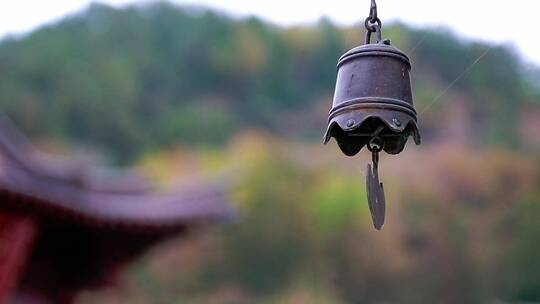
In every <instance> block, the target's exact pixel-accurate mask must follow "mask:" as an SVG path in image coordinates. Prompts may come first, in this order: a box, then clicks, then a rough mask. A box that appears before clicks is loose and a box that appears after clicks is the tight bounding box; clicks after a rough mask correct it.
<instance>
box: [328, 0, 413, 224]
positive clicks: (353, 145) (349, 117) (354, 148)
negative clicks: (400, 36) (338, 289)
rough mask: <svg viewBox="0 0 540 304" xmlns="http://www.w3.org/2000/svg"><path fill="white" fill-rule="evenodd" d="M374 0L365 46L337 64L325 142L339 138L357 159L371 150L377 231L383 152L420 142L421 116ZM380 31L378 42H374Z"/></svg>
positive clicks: (403, 60)
mask: <svg viewBox="0 0 540 304" xmlns="http://www.w3.org/2000/svg"><path fill="white" fill-rule="evenodd" d="M376 15H377V7H376V4H375V1H374V0H372V6H371V14H370V17H368V18H367V19H366V22H365V25H366V28H367V36H366V44H364V45H362V46H359V47H356V48H353V49H352V50H350V51H348V52H347V53H345V54H344V55H343V56H342V57H341V58H340V59H339V62H338V65H337V69H338V75H337V83H336V90H335V94H334V101H333V105H332V110H331V111H330V114H329V117H328V128H327V131H326V134H325V136H324V143H325V144H326V143H328V141H329V140H330V138H332V137H333V138H335V139H336V141H337V143H338V145H339V147H340V149H341V151H343V153H345V155H347V156H354V155H356V154H357V153H358V152H360V150H361V149H362V148H363V147H364V146H367V148H368V149H369V150H370V151H371V152H372V154H373V163H374V164H373V168H372V167H371V166H368V173H367V175H368V176H367V178H366V183H367V192H368V201H369V206H370V209H371V212H372V216H373V221H374V225H375V228H377V229H381V228H382V225H383V224H384V213H385V199H384V191H383V186H382V183H380V182H379V177H378V172H377V171H378V159H379V152H381V151H385V152H387V153H389V154H399V153H400V152H401V151H403V149H404V147H405V144H406V143H407V140H408V138H409V136H412V137H413V139H414V142H415V143H416V144H417V145H419V144H420V133H419V131H418V126H417V113H416V110H415V109H414V106H413V97H412V89H411V81H410V77H409V73H410V70H411V63H410V60H409V58H408V57H407V55H405V54H404V53H403V52H402V51H400V50H398V49H397V48H395V47H393V46H391V45H390V41H389V40H382V38H381V36H382V35H381V26H382V24H381V21H380V20H379V19H378V18H377V16H376ZM372 33H375V34H376V36H377V42H376V43H371V35H372Z"/></svg>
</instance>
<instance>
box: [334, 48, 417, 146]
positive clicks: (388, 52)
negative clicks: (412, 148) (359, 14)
mask: <svg viewBox="0 0 540 304" xmlns="http://www.w3.org/2000/svg"><path fill="white" fill-rule="evenodd" d="M410 70H411V63H410V61H409V58H408V57H407V55H405V54H404V53H403V52H401V51H400V50H398V49H396V48H394V47H392V46H390V45H388V44H384V43H377V44H366V45H362V46H359V47H356V48H354V49H352V50H350V51H349V52H347V53H345V55H343V56H342V57H341V58H340V59H339V63H338V76H337V83H336V91H335V94H334V102H333V106H332V110H331V111H330V114H329V118H328V129H327V131H326V134H325V136H324V143H325V144H326V143H328V141H329V140H330V138H332V137H334V138H335V139H336V141H337V143H338V145H339V147H340V148H341V150H342V151H343V153H345V154H346V155H348V156H353V155H356V154H357V153H358V152H360V150H361V149H362V148H363V147H364V146H365V145H366V144H367V143H368V142H369V140H370V138H371V136H372V134H373V133H374V132H375V131H376V130H377V129H379V127H380V126H383V127H384V129H383V131H382V132H381V133H380V134H379V136H380V137H381V138H382V139H383V141H384V143H383V149H384V151H385V152H387V153H389V154H398V153H400V152H401V151H403V149H404V148H405V144H406V143H407V139H408V138H409V136H412V137H413V139H414V141H415V143H416V144H417V145H419V144H420V133H419V131H418V126H417V113H416V110H415V109H414V106H413V98H412V91H411V81H410V76H409V74H410Z"/></svg>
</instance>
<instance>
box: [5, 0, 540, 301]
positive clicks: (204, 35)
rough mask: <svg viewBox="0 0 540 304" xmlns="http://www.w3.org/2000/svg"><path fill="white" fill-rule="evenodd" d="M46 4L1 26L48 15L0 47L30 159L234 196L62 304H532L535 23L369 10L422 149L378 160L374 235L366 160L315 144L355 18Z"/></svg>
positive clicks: (10, 33) (357, 28)
mask: <svg viewBox="0 0 540 304" xmlns="http://www.w3.org/2000/svg"><path fill="white" fill-rule="evenodd" d="M24 2H25V1H21V3H24ZM26 2H28V1H26ZM54 2H55V1H44V2H43V4H36V7H34V8H33V7H32V6H31V5H27V6H26V7H24V10H28V11H29V15H26V14H17V13H16V12H19V10H18V8H19V6H21V5H19V4H13V11H12V12H13V13H7V12H9V8H10V5H12V4H10V3H4V4H3V5H2V6H3V8H2V10H3V11H4V12H5V14H6V15H10V18H9V20H15V21H20V20H30V19H32V18H33V16H34V15H36V14H38V13H39V12H40V11H41V10H40V6H47V7H50V8H54V9H55V10H54V14H57V16H56V15H50V16H49V15H43V18H45V19H43V20H42V21H41V20H40V19H39V18H37V15H36V18H35V19H32V20H35V22H36V24H33V23H32V24H30V23H24V22H23V23H24V24H21V25H18V24H15V23H14V25H13V27H10V25H9V24H8V23H5V28H4V29H1V30H0V31H1V32H2V35H3V36H2V37H3V38H2V40H1V42H0V109H1V111H2V112H3V113H4V114H6V115H7V116H9V117H10V118H11V120H12V121H13V122H14V123H15V124H16V125H17V127H19V128H20V129H21V130H22V131H23V132H24V133H25V134H26V135H28V136H29V137H30V138H31V140H32V142H33V143H34V144H35V145H36V146H38V147H39V148H40V149H41V150H43V151H47V152H49V153H53V154H58V155H76V156H77V157H79V158H82V159H90V160H92V161H95V162H101V163H106V164H108V165H111V166H116V167H134V168H138V169H140V170H142V171H143V172H145V173H146V174H148V175H149V176H151V177H152V178H153V179H154V180H155V181H157V182H159V184H160V186H161V187H163V188H164V189H167V188H171V187H174V185H176V184H177V183H178V182H180V181H189V180H190V179H191V178H193V176H201V175H205V176H206V175H219V176H225V177H226V178H229V177H230V178H231V179H233V178H234V180H235V183H236V186H235V188H234V189H235V190H234V192H233V193H232V194H231V195H232V198H233V200H234V201H235V202H236V206H235V207H236V208H237V212H238V216H237V220H236V222H235V223H233V224H230V225H227V226H224V227H221V228H214V229H208V230H206V231H204V232H200V233H197V234H194V235H191V236H190V237H189V238H187V239H186V238H182V239H175V240H171V241H168V242H166V243H164V244H161V245H160V246H158V247H155V248H153V249H152V250H151V251H150V252H148V253H147V254H146V255H145V256H143V257H142V258H141V259H139V260H138V261H137V262H136V263H135V264H134V265H132V266H131V267H130V268H129V269H128V271H127V272H125V273H124V274H122V276H121V279H120V281H119V282H118V283H117V284H116V285H115V286H111V287H109V288H106V289H102V290H99V291H92V292H90V291H89V292H85V293H84V294H82V295H81V296H80V297H79V299H78V302H79V303H216V304H217V303H219V304H225V303H336V304H338V303H518V302H535V301H540V256H539V254H538V250H539V249H540V201H539V200H540V153H539V152H540V68H539V63H540V58H538V55H540V51H538V52H537V53H535V52H534V51H532V52H531V50H533V49H534V47H536V49H535V50H538V48H539V45H540V44H539V43H538V42H537V41H534V40H535V38H534V33H535V30H536V29H537V28H538V24H536V27H535V25H534V22H537V19H531V18H526V17H524V18H523V19H524V21H523V24H525V26H521V24H520V22H517V21H516V22H517V24H520V26H516V27H514V26H508V25H509V24H510V23H509V22H510V21H511V20H512V19H511V17H513V16H508V18H502V17H501V18H499V15H497V14H498V13H501V14H502V15H505V14H506V13H507V12H508V13H511V12H512V11H513V10H514V9H516V8H514V7H509V6H508V5H507V4H504V6H503V4H502V3H493V2H487V1H478V2H479V3H481V5H483V6H484V9H481V6H478V5H473V4H471V6H472V7H469V8H468V11H467V12H466V13H464V14H465V16H464V17H463V18H458V16H460V15H456V14H457V12H459V11H462V10H465V9H466V8H464V7H463V5H461V3H462V2H463V3H465V2H464V1H452V3H454V4H455V6H457V7H458V8H456V10H448V11H444V9H443V10H442V11H441V8H437V7H435V6H434V5H433V3H435V1H431V2H433V3H431V4H428V3H427V2H425V3H424V2H422V1H407V2H403V3H409V4H408V5H407V7H408V10H405V9H403V10H401V11H399V10H396V8H395V7H394V8H392V3H397V2H392V3H390V2H391V1H388V3H385V1H384V0H380V1H379V2H380V7H379V16H380V18H381V19H382V20H383V22H384V26H383V36H385V37H387V38H390V39H391V40H392V43H393V45H394V46H396V47H398V48H400V49H401V50H403V51H404V52H406V53H407V54H408V55H409V56H410V57H411V60H412V63H413V70H412V81H413V87H414V94H415V106H416V109H417V110H418V112H419V113H421V114H420V116H419V122H420V129H421V134H422V136H423V144H422V145H421V146H419V147H416V146H414V144H413V143H412V141H411V142H409V144H408V146H407V147H406V149H405V151H404V152H403V153H402V154H400V155H399V156H388V155H383V156H382V161H381V168H380V170H381V176H382V179H383V181H384V183H385V188H386V192H387V201H388V206H387V210H388V214H387V224H386V225H385V227H384V229H383V231H382V232H376V231H375V230H374V229H373V228H372V223H371V217H370V214H369V209H368V206H367V201H366V193H365V189H364V184H365V181H364V170H365V165H366V163H367V162H368V160H369V156H368V155H367V153H361V155H360V156H358V157H355V158H346V157H345V156H343V155H342V154H341V152H340V151H339V149H338V147H337V145H336V144H335V143H334V142H332V143H331V144H330V145H328V146H323V145H322V144H321V140H322V135H323V132H324V130H325V128H326V122H327V114H328V111H329V109H330V106H331V99H332V94H333V87H334V84H335V77H336V63H337V59H338V58H339V56H340V55H341V54H343V53H344V52H345V51H347V50H348V49H350V48H352V47H354V46H356V45H358V44H360V43H361V42H363V39H364V30H363V26H362V23H363V20H364V18H365V17H366V16H367V14H368V12H369V11H368V8H369V1H367V0H366V1H355V2H351V1H343V3H341V2H340V1H332V2H331V6H336V7H341V9H340V11H341V12H342V13H343V14H344V15H343V19H340V17H339V16H340V13H339V12H335V13H333V15H332V16H330V17H324V16H322V15H326V14H324V13H325V11H324V9H321V12H320V13H318V12H317V11H316V10H315V11H313V10H311V11H310V10H309V9H306V10H307V11H308V13H305V11H304V10H302V8H301V6H302V5H303V6H306V7H311V6H313V7H319V8H320V7H321V6H317V4H316V2H315V3H314V4H313V5H312V4H311V3H310V2H307V1H298V2H299V3H301V5H300V6H299V5H298V4H291V5H292V7H291V8H290V9H287V8H286V7H284V6H285V5H286V4H285V3H281V2H280V3H281V4H282V6H281V9H279V10H278V9H276V7H274V8H273V9H274V11H273V15H272V14H269V15H268V16H266V15H264V12H261V9H257V8H255V7H254V4H253V3H251V4H250V5H251V6H249V7H247V8H244V9H242V3H243V2H242V1H231V2H230V3H229V1H227V2H225V3H224V2H222V3H217V1H214V2H215V3H213V4H204V5H202V4H196V5H195V4H192V3H191V4H185V3H176V2H175V3H172V2H144V3H127V4H126V3H122V5H119V4H118V3H113V2H114V1H112V2H111V3H106V2H104V3H92V4H87V3H85V4H84V5H82V4H81V7H82V8H80V7H79V6H78V5H79V4H77V5H75V6H74V4H73V3H72V4H71V5H68V4H66V3H64V4H61V2H62V1H56V2H57V3H54ZM79 2H81V1H79ZM210 2H211V1H210ZM514 2H515V4H517V5H518V6H519V5H523V6H525V7H527V8H526V9H524V10H523V14H526V15H527V16H529V14H532V13H534V12H537V11H538V8H540V6H539V4H537V2H535V1H514ZM521 2H523V3H521ZM244 3H245V2H244ZM269 3H270V2H269ZM403 3H402V4H400V5H401V6H403ZM281 4H280V5H281ZM423 4H424V5H428V8H425V7H423V6H422V5H423ZM449 4H450V2H449V3H446V4H445V5H449ZM246 5H247V4H246ZM276 5H277V4H276ZM325 5H326V6H328V4H325ZM396 5H397V4H396ZM488 5H489V7H490V8H489V9H488V8H487V6H488ZM261 6H262V7H263V9H264V7H268V3H266V4H264V5H262V4H261ZM535 6H536V10H534V7H535ZM277 7H280V6H279V5H277ZM16 8H17V9H16ZM323 8H324V6H323ZM344 8H346V9H344ZM475 9H478V10H476V11H475ZM385 10H388V14H390V16H389V17H388V18H387V17H385V16H386V15H385V14H386V11H385ZM516 10H517V11H520V10H519V9H516ZM30 11H31V12H30ZM269 11H270V9H269ZM409 11H410V12H411V14H412V15H410V17H408V15H407V12H409ZM486 11H487V12H486ZM42 12H43V11H42ZM279 12H281V13H282V14H280V13H279ZM295 12H297V13H298V14H295ZM413 12H414V14H413ZM491 13H493V15H491ZM66 14H67V15H66ZM253 14H254V15H253ZM392 14H394V15H392ZM400 14H401V15H400ZM295 15H297V16H296V17H297V19H295V18H296V17H295ZM475 15H476V16H477V18H473V17H474V16H475ZM47 16H49V17H47ZM59 16H62V17H61V18H58V17H59ZM280 16H281V17H280ZM420 16H426V17H425V18H427V19H420ZM433 16H450V17H449V18H447V19H444V18H442V17H441V18H442V19H441V20H443V21H442V23H441V24H437V23H436V22H435V23H434V22H431V21H430V20H433ZM489 16H495V17H493V18H494V19H489ZM52 17H54V18H52ZM395 17H402V18H401V20H402V21H399V20H397V19H396V18H395ZM40 18H41V17H40ZM47 18H52V19H50V20H49V19H47ZM280 18H281V19H280ZM430 18H431V19H430ZM486 18H487V19H486ZM3 19H4V20H7V19H5V18H3ZM456 19H459V20H457V21H456V27H455V28H453V27H452V24H451V22H452V20H456ZM407 20H413V21H407ZM479 20H480V21H479ZM482 20H484V21H485V22H484V23H482ZM489 20H491V22H493V23H495V24H498V25H497V26H493V23H491V24H490V23H489ZM494 20H495V21H494ZM32 22H33V21H32ZM444 22H448V23H444ZM463 22H465V23H466V25H463V24H464V23H463ZM512 22H514V21H512ZM482 24H483V25H485V24H490V26H482ZM512 24H514V23H512ZM441 25H443V26H441ZM467 26H468V27H467ZM469 30H470V31H469ZM498 33H499V34H500V35H498ZM524 35H525V36H528V37H529V39H522V37H524ZM484 38H485V39H486V40H484ZM507 39H514V40H508V41H507V42H503V41H506V40H507ZM525 40H526V41H525ZM531 43H532V44H533V45H532V46H531ZM535 56H536V57H535Z"/></svg>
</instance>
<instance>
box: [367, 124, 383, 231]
mask: <svg viewBox="0 0 540 304" xmlns="http://www.w3.org/2000/svg"><path fill="white" fill-rule="evenodd" d="M383 129H384V127H379V128H378V129H377V131H375V133H374V134H373V136H372V137H371V139H370V141H369V144H368V150H369V151H371V156H372V161H373V166H372V165H371V164H368V165H367V172H366V191H367V199H368V205H369V210H370V212H371V218H372V219H373V226H375V229H377V230H381V229H382V226H383V225H384V220H385V215H386V198H385V195H384V186H383V183H381V182H380V180H379V153H380V152H381V151H382V150H383V145H384V141H383V140H382V138H380V137H379V136H378V135H379V133H380V132H381V131H382V130H383Z"/></svg>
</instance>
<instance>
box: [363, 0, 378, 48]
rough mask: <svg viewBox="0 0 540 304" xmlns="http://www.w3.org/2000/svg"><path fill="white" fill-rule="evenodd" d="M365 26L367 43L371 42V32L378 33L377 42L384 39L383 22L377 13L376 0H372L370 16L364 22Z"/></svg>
mask: <svg viewBox="0 0 540 304" xmlns="http://www.w3.org/2000/svg"><path fill="white" fill-rule="evenodd" d="M364 26H365V27H366V30H367V32H366V44H369V43H371V34H372V33H376V35H377V43H379V42H381V40H382V34H381V28H382V22H381V19H379V17H378V13H377V3H376V2H375V0H371V7H370V9H369V17H367V18H366V21H365V22H364Z"/></svg>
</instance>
